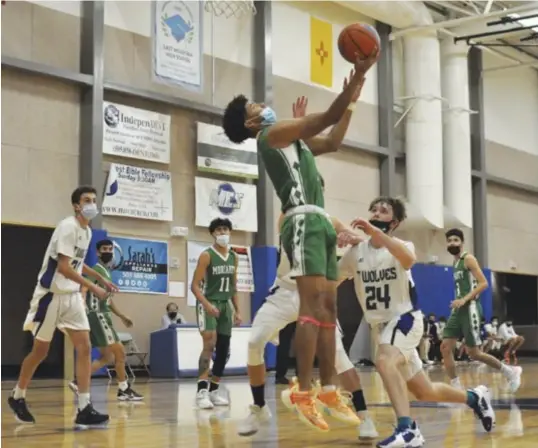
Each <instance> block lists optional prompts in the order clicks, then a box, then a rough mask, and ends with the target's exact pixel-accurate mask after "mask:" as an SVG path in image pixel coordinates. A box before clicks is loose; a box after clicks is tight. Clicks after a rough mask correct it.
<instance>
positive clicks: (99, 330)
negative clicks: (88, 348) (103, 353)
mask: <svg viewBox="0 0 538 448" xmlns="http://www.w3.org/2000/svg"><path fill="white" fill-rule="evenodd" d="M88 321H89V322H90V341H91V343H92V347H98V348H104V347H108V346H109V345H112V344H116V343H118V342H120V338H118V334H117V333H116V330H114V325H113V324H112V316H111V315H110V313H94V312H91V313H88Z"/></svg>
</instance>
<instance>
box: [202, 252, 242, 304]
mask: <svg viewBox="0 0 538 448" xmlns="http://www.w3.org/2000/svg"><path fill="white" fill-rule="evenodd" d="M206 251H207V253H208V254H209V257H210V262H209V266H208V267H207V271H206V273H205V279H204V296H205V297H206V298H207V300H210V301H212V302H225V301H227V300H230V299H231V298H232V296H233V295H234V294H235V284H234V275H235V257H236V256H237V255H236V254H235V252H234V251H233V250H228V256H227V257H226V258H225V257H224V256H223V255H221V254H220V253H219V252H217V250H216V249H215V248H213V247H210V248H209V249H206Z"/></svg>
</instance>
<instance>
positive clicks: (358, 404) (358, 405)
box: [352, 389, 366, 412]
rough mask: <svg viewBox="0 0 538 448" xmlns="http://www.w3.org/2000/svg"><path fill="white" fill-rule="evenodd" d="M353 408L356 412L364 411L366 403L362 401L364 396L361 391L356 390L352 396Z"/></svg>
mask: <svg viewBox="0 0 538 448" xmlns="http://www.w3.org/2000/svg"><path fill="white" fill-rule="evenodd" d="M352 401H353V406H355V410H356V411H357V412H361V411H366V402H365V401H364V394H363V393H362V389H359V390H356V391H355V392H353V394H352Z"/></svg>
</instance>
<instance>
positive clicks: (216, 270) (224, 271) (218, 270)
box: [211, 264, 235, 275]
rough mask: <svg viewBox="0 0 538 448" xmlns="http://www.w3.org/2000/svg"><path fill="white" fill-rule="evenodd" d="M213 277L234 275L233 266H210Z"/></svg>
mask: <svg viewBox="0 0 538 448" xmlns="http://www.w3.org/2000/svg"><path fill="white" fill-rule="evenodd" d="M211 268H212V273H213V275H229V274H234V273H235V266H234V265H229V264H222V265H219V266H211Z"/></svg>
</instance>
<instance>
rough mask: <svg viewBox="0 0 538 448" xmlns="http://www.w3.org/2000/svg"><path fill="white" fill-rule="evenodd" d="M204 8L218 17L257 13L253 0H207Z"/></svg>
mask: <svg viewBox="0 0 538 448" xmlns="http://www.w3.org/2000/svg"><path fill="white" fill-rule="evenodd" d="M204 9H205V10H206V11H207V12H211V13H213V14H214V15H215V16H216V17H220V16H224V17H226V18H227V19H229V18H230V17H242V16H244V15H248V14H252V15H255V14H256V7H255V6H254V2H253V1H252V0H206V1H205V6H204Z"/></svg>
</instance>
